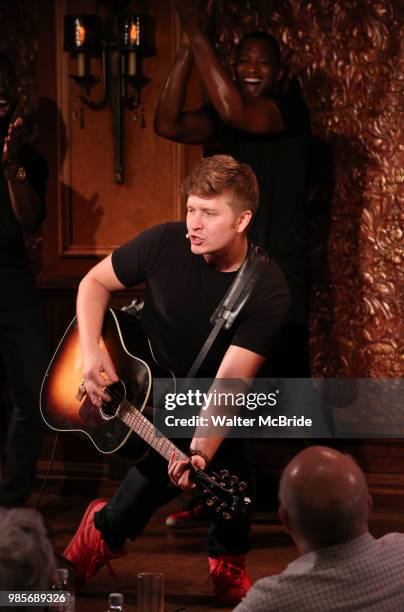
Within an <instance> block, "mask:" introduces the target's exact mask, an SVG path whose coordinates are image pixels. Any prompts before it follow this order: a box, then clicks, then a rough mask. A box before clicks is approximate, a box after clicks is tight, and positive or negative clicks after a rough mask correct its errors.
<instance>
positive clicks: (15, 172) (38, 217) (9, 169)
mask: <svg viewBox="0 0 404 612" xmlns="http://www.w3.org/2000/svg"><path fill="white" fill-rule="evenodd" d="M23 124H24V122H23V119H22V117H18V119H16V121H14V123H10V126H9V128H8V133H7V136H6V138H5V140H4V147H3V152H2V160H1V161H2V165H3V168H4V175H5V177H6V180H7V185H8V192H9V195H10V200H11V206H12V209H13V212H14V215H15V218H16V219H17V221H18V223H19V225H21V227H22V228H23V229H25V230H28V231H29V230H33V229H35V228H36V227H37V226H38V225H39V224H40V223H42V221H43V220H44V218H45V205H44V202H43V200H42V198H41V197H40V195H39V194H38V193H37V191H36V190H35V189H34V187H33V186H32V185H31V183H30V181H29V179H28V177H27V176H26V175H25V176H24V173H25V169H24V168H23V166H22V161H21V149H22V128H23Z"/></svg>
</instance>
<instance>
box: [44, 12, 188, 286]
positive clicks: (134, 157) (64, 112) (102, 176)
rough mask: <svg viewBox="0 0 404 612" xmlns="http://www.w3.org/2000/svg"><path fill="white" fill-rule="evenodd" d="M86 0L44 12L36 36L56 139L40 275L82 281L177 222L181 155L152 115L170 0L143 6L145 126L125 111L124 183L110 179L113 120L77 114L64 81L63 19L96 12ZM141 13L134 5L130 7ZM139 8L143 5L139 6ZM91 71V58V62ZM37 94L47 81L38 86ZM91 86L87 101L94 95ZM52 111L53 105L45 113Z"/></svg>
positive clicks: (170, 21)
mask: <svg viewBox="0 0 404 612" xmlns="http://www.w3.org/2000/svg"><path fill="white" fill-rule="evenodd" d="M96 4H97V3H96V2H95V1H92V0H66V1H61V2H56V3H54V6H53V11H52V13H53V14H52V19H50V17H49V15H48V14H47V15H43V20H42V21H41V27H42V35H43V36H46V32H49V31H50V32H53V36H54V54H55V62H56V65H55V70H56V81H55V85H54V89H53V91H47V98H46V101H45V104H46V106H47V107H48V113H47V116H48V117H50V120H51V122H53V123H54V127H55V128H56V130H55V131H56V135H57V136H56V138H55V137H54V136H52V135H51V134H49V135H47V142H46V144H47V145H48V147H47V149H48V152H49V153H51V151H52V149H53V154H54V155H55V154H56V155H57V160H58V161H57V166H58V173H59V177H58V180H57V182H56V184H55V185H54V186H53V189H51V193H50V198H49V199H50V206H51V208H52V213H53V214H52V216H51V217H50V218H49V221H48V223H47V224H46V226H45V228H44V238H45V243H46V246H45V249H46V253H45V257H44V266H43V278H44V279H45V280H48V279H50V278H55V277H63V276H66V275H68V276H78V277H80V276H82V275H83V274H84V273H85V272H86V271H87V270H88V268H89V267H91V265H93V264H94V263H95V261H96V260H97V259H98V258H99V257H101V256H105V255H106V254H107V253H109V252H110V251H111V250H112V249H113V248H115V247H116V246H117V245H119V244H121V243H123V242H125V241H127V240H129V239H130V238H132V237H133V236H134V235H137V234H138V233H139V232H141V231H142V230H143V229H145V228H147V227H150V226H152V225H155V224H157V223H161V222H165V221H167V220H174V219H178V218H180V217H181V202H180V198H179V196H178V189H179V184H180V181H181V180H182V177H183V150H182V148H181V147H179V146H178V145H175V144H173V143H170V142H168V141H166V140H163V139H161V138H159V137H157V136H156V135H155V134H154V131H153V117H154V111H155V106H156V103H157V99H158V96H159V93H160V89H161V87H162V83H163V82H164V78H165V76H166V74H167V73H168V70H169V66H170V64H171V61H172V57H173V53H174V51H175V48H176V45H177V38H178V29H177V21H176V19H175V16H174V14H173V11H172V9H171V5H170V3H160V2H157V0H156V1H154V2H149V3H147V7H146V10H147V12H148V13H149V14H150V15H152V16H153V17H154V18H155V21H156V48H157V54H156V56H155V57H152V58H147V59H145V60H144V62H143V68H144V71H145V73H146V74H147V76H148V77H150V79H151V82H150V83H149V84H148V85H147V86H146V87H145V88H144V90H143V93H142V100H143V107H144V118H145V127H144V128H142V127H141V126H140V124H139V122H138V121H137V122H136V121H134V114H133V113H132V112H131V111H128V110H126V111H125V113H126V114H125V129H124V131H125V165H126V180H125V184H124V185H117V184H116V183H115V181H114V168H113V141H112V123H111V113H110V110H109V108H105V109H103V110H100V111H97V112H95V111H92V110H90V109H88V108H87V107H85V106H84V108H83V121H82V122H81V121H80V120H79V119H78V116H80V112H81V111H80V107H81V103H80V101H79V98H78V95H79V94H80V91H79V89H78V87H77V85H76V84H74V83H73V82H72V81H71V79H69V78H68V75H69V74H72V73H74V72H75V70H76V66H75V62H74V61H73V60H71V59H70V58H69V57H68V55H67V54H66V53H64V52H63V24H62V22H63V15H64V14H66V13H74V12H77V13H91V12H93V13H94V12H96ZM132 5H133V10H134V11H135V12H136V11H138V12H139V11H140V10H141V9H142V6H141V3H136V2H134V3H133V2H132ZM143 8H145V7H143ZM92 63H93V71H94V72H96V71H97V61H96V60H93V62H92ZM42 85H43V86H44V89H48V90H49V84H48V83H47V82H45V80H44V81H43V82H42ZM99 93H100V92H99V90H98V88H96V89H95V91H94V97H97V96H99ZM52 106H53V108H52Z"/></svg>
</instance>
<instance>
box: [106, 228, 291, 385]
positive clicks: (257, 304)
mask: <svg viewBox="0 0 404 612" xmlns="http://www.w3.org/2000/svg"><path fill="white" fill-rule="evenodd" d="M186 231H187V230H186V225H185V223H166V224H164V225H157V226H155V227H153V228H151V229H149V230H146V231H145V232H143V233H142V234H141V235H140V236H138V237H137V238H135V239H134V240H132V241H130V242H128V243H127V244H125V245H123V246H121V247H119V248H118V249H117V250H116V251H114V253H113V254H112V265H113V268H114V271H115V274H116V275H117V277H118V279H119V280H120V282H121V283H122V284H123V285H125V286H126V287H133V286H134V285H136V284H138V283H140V282H142V281H146V291H145V305H144V308H143V311H142V314H141V321H142V325H143V328H144V330H145V332H146V333H147V335H148V336H149V338H150V340H151V343H152V346H153V348H154V350H156V351H157V352H158V354H159V356H160V359H161V360H162V362H163V363H165V365H166V366H169V367H170V368H171V369H172V370H173V371H174V373H175V374H176V375H177V376H185V375H186V374H187V372H188V370H189V368H190V367H191V365H192V363H193V361H194V359H195V357H196V356H197V354H198V353H199V351H200V349H201V347H202V345H203V343H204V342H205V340H206V338H207V337H208V335H209V333H210V331H211V329H212V325H211V323H210V317H211V315H212V314H213V312H214V310H215V309H216V307H217V306H218V304H219V303H220V302H221V300H222V298H223V297H224V295H225V293H226V291H227V290H228V288H229V287H230V285H231V283H232V282H233V280H234V278H235V276H236V274H237V272H218V271H216V270H215V269H213V268H212V267H210V266H209V265H208V264H207V263H206V261H205V259H204V258H203V256H201V255H195V254H193V253H192V251H191V249H190V245H189V240H187V239H186V238H185V234H186ZM288 305H289V292H288V289H287V285H286V281H285V278H284V276H283V274H282V271H281V270H280V269H279V267H278V266H277V265H276V264H275V263H274V262H272V261H271V262H269V264H268V266H267V269H266V270H265V272H264V274H263V276H262V278H261V279H260V281H259V283H258V285H257V286H256V287H255V289H254V290H253V293H252V295H251V297H250V299H249V301H248V302H247V304H246V305H245V307H244V309H243V310H242V312H241V313H240V315H239V317H238V319H237V320H236V322H235V323H234V324H233V326H232V327H231V329H230V330H228V331H224V330H222V331H221V332H220V334H219V336H218V338H217V339H216V341H215V343H214V345H213V347H212V349H211V351H210V352H209V354H208V356H207V358H206V360H205V362H204V364H203V365H202V368H201V370H200V371H199V373H198V375H199V376H206V377H209V376H214V375H215V374H216V372H217V370H218V367H219V365H220V363H221V361H222V359H223V356H224V354H225V352H226V350H227V348H228V347H229V346H230V344H233V345H236V346H240V347H243V348H246V349H249V350H250V351H253V352H255V353H258V354H260V355H264V356H265V357H266V356H270V351H271V346H272V342H273V339H274V337H275V336H276V334H277V332H278V330H279V327H280V325H281V322H282V319H283V317H284V315H285V312H286V311H287V308H288Z"/></svg>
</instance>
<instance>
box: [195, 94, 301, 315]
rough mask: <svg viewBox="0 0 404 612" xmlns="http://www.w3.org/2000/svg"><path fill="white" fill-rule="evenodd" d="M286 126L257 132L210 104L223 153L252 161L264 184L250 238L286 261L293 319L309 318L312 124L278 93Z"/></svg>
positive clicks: (282, 264)
mask: <svg viewBox="0 0 404 612" xmlns="http://www.w3.org/2000/svg"><path fill="white" fill-rule="evenodd" d="M273 101H274V102H275V103H276V104H277V106H278V108H279V111H280V113H281V115H282V118H283V122H284V126H285V129H284V131H282V132H281V133H279V134H262V135H259V134H252V133H251V132H246V131H243V130H237V129H234V128H232V127H229V126H227V125H225V124H224V123H223V122H222V121H221V120H220V117H219V116H218V114H217V112H216V110H215V108H214V107H213V106H212V105H209V106H208V107H206V109H207V110H208V112H209V114H210V116H211V118H212V120H213V122H214V125H215V129H216V135H217V139H218V142H219V150H220V152H221V153H226V154H228V155H231V156H232V157H234V158H235V159H237V160H239V161H241V162H243V163H245V164H248V165H249V166H250V167H251V169H252V170H253V171H254V173H255V175H256V177H257V180H258V185H259V189H260V202H259V207H258V210H257V213H256V214H255V216H254V219H253V221H252V224H251V228H250V231H249V238H250V239H251V240H252V241H253V242H254V243H256V244H259V245H260V246H262V247H263V248H264V249H265V250H266V251H267V252H268V253H269V255H270V256H271V257H273V258H274V260H275V261H276V262H277V263H278V264H279V265H280V267H281V268H282V270H283V272H284V274H285V276H286V279H287V281H288V285H289V288H290V290H291V294H292V311H291V312H289V314H288V319H289V320H299V321H300V320H302V319H304V318H305V316H306V313H305V306H304V302H305V295H306V286H307V268H308V266H307V218H306V211H305V200H306V192H307V186H308V185H307V177H308V164H309V142H310V141H309V124H308V117H307V113H306V110H305V107H304V105H303V103H302V102H301V101H299V100H298V99H296V98H291V97H285V96H274V97H273Z"/></svg>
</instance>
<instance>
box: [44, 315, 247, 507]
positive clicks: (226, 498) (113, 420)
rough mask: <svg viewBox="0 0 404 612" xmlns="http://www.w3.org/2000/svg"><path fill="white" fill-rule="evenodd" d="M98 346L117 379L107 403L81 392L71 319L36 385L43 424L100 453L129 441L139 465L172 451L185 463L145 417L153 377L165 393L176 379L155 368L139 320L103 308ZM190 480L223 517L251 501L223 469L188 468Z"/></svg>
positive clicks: (75, 332)
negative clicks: (79, 436) (76, 436)
mask: <svg viewBox="0 0 404 612" xmlns="http://www.w3.org/2000/svg"><path fill="white" fill-rule="evenodd" d="M100 346H101V348H104V350H106V351H107V352H108V353H109V355H110V357H111V359H112V362H113V364H114V366H115V369H116V372H117V374H118V377H119V381H118V382H116V383H114V384H112V385H109V386H107V387H106V391H107V393H108V395H109V396H110V398H111V400H110V401H108V402H106V401H103V402H102V405H101V407H100V408H99V407H97V406H95V405H94V404H93V403H92V402H91V400H90V398H89V397H88V395H87V394H86V393H85V389H84V387H83V385H82V381H83V362H82V358H81V352H80V345H79V335H78V328H77V320H76V318H74V319H73V320H72V322H71V323H70V325H69V327H68V328H67V330H66V332H65V334H64V336H63V338H62V340H61V342H60V344H59V346H58V348H57V349H56V352H55V354H54V356H53V358H52V361H51V362H50V365H49V367H48V370H47V372H46V374H45V377H44V380H43V383H42V388H41V395H40V408H41V414H42V417H43V419H44V421H45V423H46V424H47V425H48V426H49V427H50V428H52V429H55V430H57V431H78V432H81V433H83V434H85V435H87V436H88V437H89V438H90V440H91V441H92V443H93V444H94V445H95V446H96V448H97V449H98V450H99V451H100V452H102V453H105V454H109V453H114V452H116V451H117V450H118V449H120V448H122V447H123V445H124V444H125V443H127V441H128V440H129V438H131V443H132V444H131V455H133V457H134V461H135V462H136V461H140V460H141V459H142V458H143V457H144V456H145V455H146V454H147V453H148V452H149V450H150V448H153V449H154V450H155V451H156V452H157V453H159V454H160V455H161V456H162V457H163V458H164V459H166V460H167V461H168V460H169V459H170V457H171V455H172V453H173V452H174V453H175V454H176V455H177V457H178V458H179V459H183V460H189V457H188V456H187V455H186V454H185V453H184V452H183V451H182V450H180V449H179V448H178V447H177V446H176V445H175V444H174V443H173V442H172V441H171V440H169V439H168V438H167V437H165V436H164V435H163V434H162V433H161V432H160V431H158V430H157V428H156V427H155V426H154V425H153V423H152V422H151V421H150V420H149V418H147V414H148V409H149V408H150V401H151V397H152V383H153V378H165V379H167V380H168V381H169V382H168V385H169V386H170V389H168V391H170V392H175V388H176V380H175V377H174V375H173V373H172V372H170V371H167V370H165V369H164V368H162V367H161V366H160V365H159V363H158V361H157V359H156V357H155V354H154V352H153V349H152V346H151V343H150V341H149V339H148V338H147V337H146V336H145V334H144V332H143V330H142V328H141V326H140V322H139V319H138V318H137V317H136V316H134V315H131V314H127V313H126V312H124V311H121V310H116V309H113V308H109V309H108V310H107V312H106V315H105V319H104V324H103V329H102V336H101V341H100ZM133 433H135V434H136V436H133V435H132V434H133ZM133 441H134V442H135V444H133ZM191 478H192V480H193V481H194V482H195V484H196V485H197V487H198V488H199V490H200V491H202V492H203V493H204V494H205V495H209V498H208V499H207V501H206V504H207V505H208V506H213V507H214V508H215V510H216V512H217V513H219V514H221V515H222V517H223V518H226V519H228V518H232V517H233V516H235V515H238V514H240V513H242V512H245V510H246V508H247V507H248V506H249V505H250V503H251V500H250V498H249V497H247V496H246V495H245V494H244V493H245V491H246V489H247V485H246V483H244V482H239V481H238V478H237V477H236V476H233V475H230V474H229V472H228V470H222V471H221V472H220V474H217V473H214V472H210V473H208V472H205V471H204V470H200V469H198V468H196V467H194V466H192V467H191Z"/></svg>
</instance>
